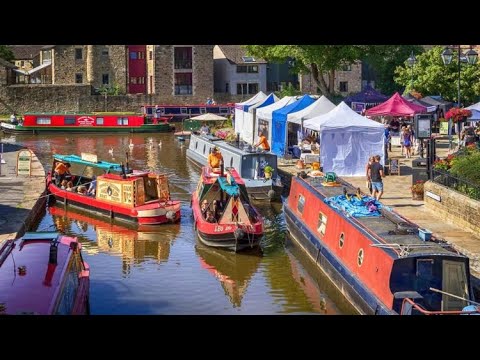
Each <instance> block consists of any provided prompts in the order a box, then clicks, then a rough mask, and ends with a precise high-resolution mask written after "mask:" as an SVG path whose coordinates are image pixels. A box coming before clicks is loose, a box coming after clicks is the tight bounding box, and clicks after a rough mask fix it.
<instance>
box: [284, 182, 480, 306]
mask: <svg viewBox="0 0 480 360" xmlns="http://www.w3.org/2000/svg"><path fill="white" fill-rule="evenodd" d="M327 175H329V176H326V177H309V176H306V177H304V178H303V177H298V176H297V177H293V178H292V181H291V189H290V195H289V197H288V199H287V201H286V202H285V204H284V213H285V219H286V224H287V229H288V233H289V235H290V236H291V237H292V238H293V240H294V242H296V243H297V244H298V245H300V248H302V249H303V250H304V251H305V252H306V253H307V254H308V255H309V256H310V258H311V259H312V260H313V261H314V262H315V263H316V264H317V266H318V267H319V268H320V269H322V270H323V271H324V272H325V273H326V274H327V276H328V277H329V278H330V279H331V280H332V282H333V283H334V284H335V285H336V286H337V288H338V289H339V290H340V291H341V292H342V293H343V294H344V295H345V296H346V298H347V299H348V300H349V301H350V302H351V303H352V305H353V306H354V307H355V308H356V309H357V310H358V311H359V312H360V313H361V314H408V315H410V314H425V315H429V314H466V313H480V307H476V308H475V306H474V305H480V304H478V303H475V302H474V301H473V300H474V299H473V293H472V285H471V282H470V272H469V259H468V257H466V256H463V255H461V254H458V253H457V252H454V251H453V249H449V248H447V247H446V246H443V245H442V244H441V243H439V242H438V241H431V240H429V241H425V239H427V237H424V240H422V239H421V237H420V236H419V235H422V234H424V233H426V231H424V230H423V229H419V227H418V226H417V225H415V224H413V223H411V222H409V221H408V220H407V219H405V218H403V217H401V216H400V215H399V214H397V213H396V212H394V211H393V210H391V209H389V208H387V207H385V206H382V204H381V203H379V202H378V201H375V200H374V199H373V198H371V197H368V196H363V194H361V193H360V191H359V190H358V189H357V190H356V189H354V188H353V187H352V186H351V185H349V184H348V183H346V182H343V181H342V180H340V179H338V180H337V182H335V181H333V182H332V181H330V182H327V179H328V178H329V179H328V180H331V179H332V177H331V176H330V174H327ZM471 304H473V305H471ZM467 310H468V311H467Z"/></svg>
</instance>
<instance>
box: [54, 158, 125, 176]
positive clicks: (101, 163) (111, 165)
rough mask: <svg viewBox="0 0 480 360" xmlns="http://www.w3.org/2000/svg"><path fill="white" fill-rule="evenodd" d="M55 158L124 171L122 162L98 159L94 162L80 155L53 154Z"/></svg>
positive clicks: (109, 169) (72, 162)
mask: <svg viewBox="0 0 480 360" xmlns="http://www.w3.org/2000/svg"><path fill="white" fill-rule="evenodd" d="M53 158H54V159H57V160H60V161H63V162H69V163H71V164H80V165H85V166H91V167H95V168H99V169H103V170H108V171H117V172H121V171H122V168H121V166H120V164H116V163H110V162H106V161H98V162H96V163H94V162H90V161H85V160H82V158H81V157H80V156H78V155H57V154H56V155H54V156H53Z"/></svg>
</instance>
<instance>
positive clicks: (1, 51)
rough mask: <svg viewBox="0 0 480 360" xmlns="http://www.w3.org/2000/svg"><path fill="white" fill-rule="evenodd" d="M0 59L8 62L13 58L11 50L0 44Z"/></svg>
mask: <svg viewBox="0 0 480 360" xmlns="http://www.w3.org/2000/svg"><path fill="white" fill-rule="evenodd" d="M0 59H3V60H7V61H10V62H11V61H12V60H13V59H14V55H13V52H12V50H10V49H9V48H8V47H7V45H0Z"/></svg>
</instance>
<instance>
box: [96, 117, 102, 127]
mask: <svg viewBox="0 0 480 360" xmlns="http://www.w3.org/2000/svg"><path fill="white" fill-rule="evenodd" d="M96 124H97V125H103V117H97V119H96Z"/></svg>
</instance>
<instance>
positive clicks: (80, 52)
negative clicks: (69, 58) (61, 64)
mask: <svg viewBox="0 0 480 360" xmlns="http://www.w3.org/2000/svg"><path fill="white" fill-rule="evenodd" d="M82 59H83V49H81V48H76V49H75V60H82Z"/></svg>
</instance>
